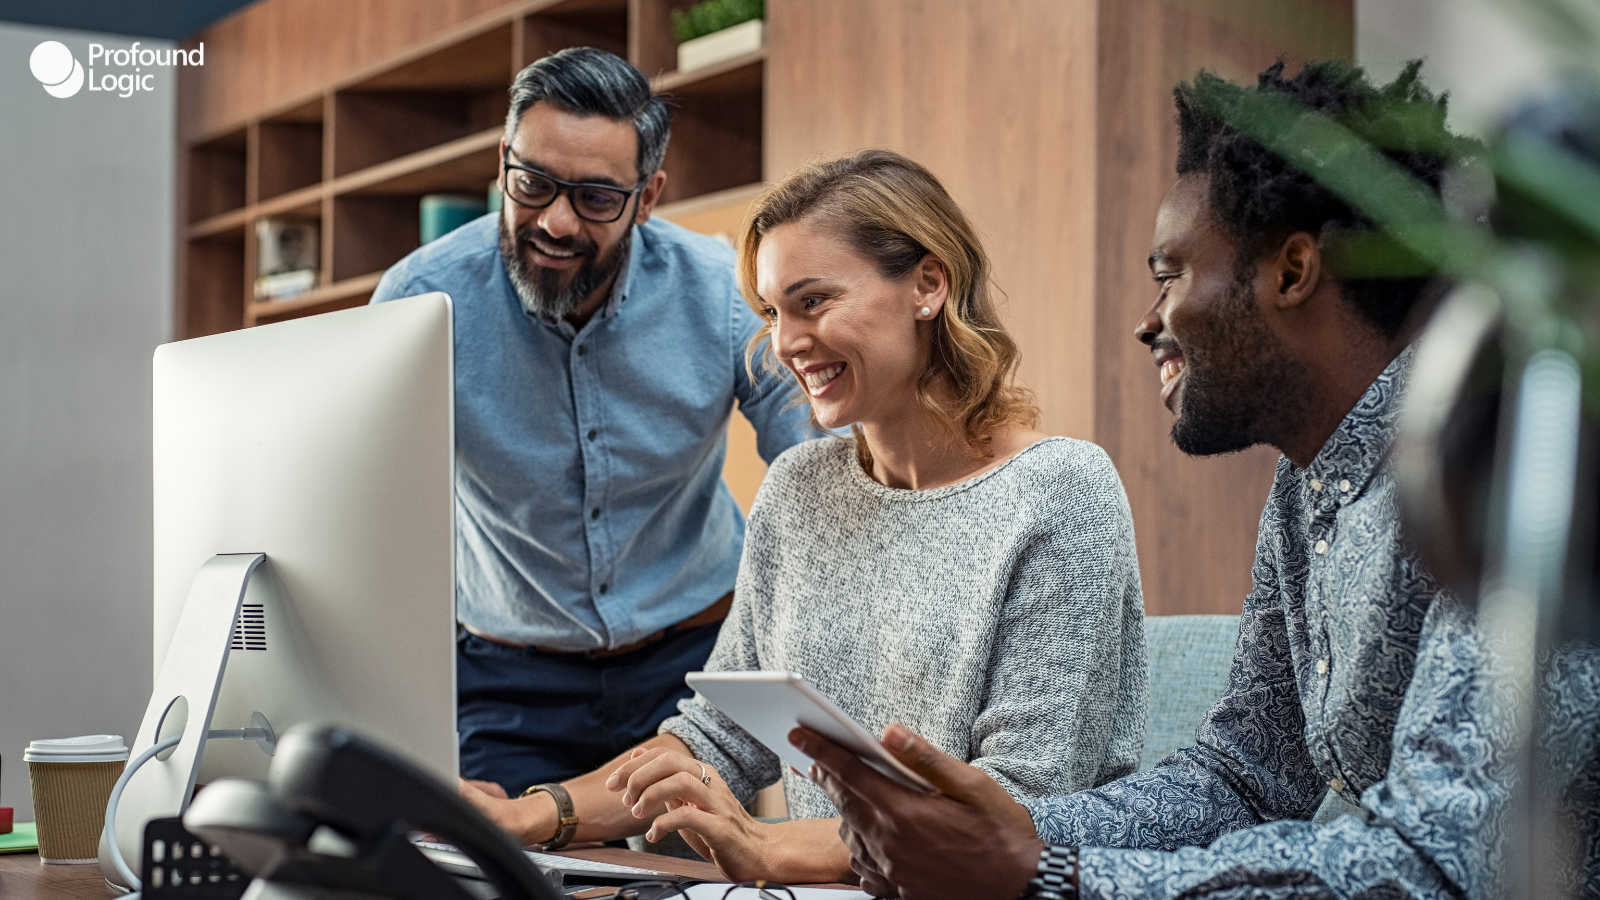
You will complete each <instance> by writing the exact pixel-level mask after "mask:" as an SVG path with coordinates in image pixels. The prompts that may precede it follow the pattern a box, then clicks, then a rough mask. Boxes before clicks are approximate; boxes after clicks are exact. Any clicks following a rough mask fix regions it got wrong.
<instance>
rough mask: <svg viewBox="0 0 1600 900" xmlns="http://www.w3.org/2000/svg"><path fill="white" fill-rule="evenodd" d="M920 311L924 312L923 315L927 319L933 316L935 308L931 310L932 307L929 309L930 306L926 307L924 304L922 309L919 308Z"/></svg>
mask: <svg viewBox="0 0 1600 900" xmlns="http://www.w3.org/2000/svg"><path fill="white" fill-rule="evenodd" d="M919 311H920V312H921V313H922V317H923V318H924V319H926V318H928V317H929V316H931V315H933V310H931V309H929V308H927V307H926V306H924V307H923V308H922V309H921V310H919Z"/></svg>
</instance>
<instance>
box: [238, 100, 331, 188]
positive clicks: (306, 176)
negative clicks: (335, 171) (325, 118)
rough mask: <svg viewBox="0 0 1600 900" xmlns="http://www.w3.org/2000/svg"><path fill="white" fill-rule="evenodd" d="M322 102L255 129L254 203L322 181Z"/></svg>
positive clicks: (314, 101)
mask: <svg viewBox="0 0 1600 900" xmlns="http://www.w3.org/2000/svg"><path fill="white" fill-rule="evenodd" d="M323 105H324V104H323V101H322V99H321V98H320V97H319V98H316V99H314V100H311V101H309V102H307V103H304V104H301V105H300V106H298V107H296V108H294V109H292V110H289V111H288V112H286V113H282V114H280V115H278V116H274V117H273V118H270V119H264V120H262V122H261V123H260V124H259V125H257V126H256V131H255V144H254V147H253V148H252V151H251V157H252V158H253V159H254V160H255V169H256V190H255V198H254V200H255V201H263V200H270V199H272V198H273V197H279V196H282V195H284V194H288V193H291V192H293V191H296V190H299V189H301V188H306V187H310V186H311V185H314V184H317V183H318V182H320V181H322V158H323V128H322V112H323Z"/></svg>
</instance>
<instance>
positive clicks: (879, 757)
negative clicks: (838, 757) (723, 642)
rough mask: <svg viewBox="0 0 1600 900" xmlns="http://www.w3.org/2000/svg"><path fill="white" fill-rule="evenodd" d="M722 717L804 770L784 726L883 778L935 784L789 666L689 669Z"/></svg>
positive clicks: (806, 762) (928, 788)
mask: <svg viewBox="0 0 1600 900" xmlns="http://www.w3.org/2000/svg"><path fill="white" fill-rule="evenodd" d="M684 680H685V681H687V682H688V683H689V686H690V687H692V688H694V689H695V690H697V691H699V692H700V694H701V696H703V697H705V698H706V699H707V700H710V701H711V703H712V705H713V706H715V707H716V708H717V709H719V710H721V711H722V712H723V713H724V714H725V715H727V717H728V718H730V719H732V720H733V721H735V722H737V723H738V724H739V727H740V728H743V729H744V730H745V731H748V732H750V736H751V737H754V738H755V739H756V740H758V741H760V742H761V743H763V744H765V745H767V749H769V750H771V751H772V752H773V753H776V754H778V758H779V759H781V760H783V761H784V762H786V763H788V764H789V765H791V766H793V767H794V768H795V769H796V770H797V771H799V772H800V773H802V774H804V773H806V772H809V771H810V769H811V757H809V756H806V755H805V754H804V753H801V752H800V748H799V747H796V746H795V745H793V744H791V743H789V732H790V731H793V730H794V729H795V728H796V727H798V726H800V725H804V726H806V727H807V728H809V729H811V730H812V731H815V732H817V733H818V734H821V735H825V736H827V737H828V738H830V739H832V740H833V741H834V743H836V744H839V745H840V746H842V747H844V748H846V749H848V750H850V751H852V752H853V753H855V754H856V755H857V756H859V757H861V761H862V762H864V763H866V764H867V765H869V766H871V767H872V768H874V769H876V770H877V771H878V772H879V773H881V774H882V775H883V776H884V777H885V778H889V779H891V780H893V781H897V782H899V783H900V784H903V785H905V786H906V787H909V788H914V789H916V790H919V791H924V792H926V793H930V794H931V793H934V792H935V791H936V790H937V789H936V788H935V787H934V786H933V785H932V784H929V783H928V780H927V779H926V778H923V777H922V776H921V775H918V774H917V773H915V772H913V771H911V770H910V769H908V768H906V766H905V764H904V763H902V762H900V760H898V759H895V758H894V756H893V755H892V754H890V753H889V751H888V749H887V748H885V747H884V746H883V744H882V743H881V742H880V741H879V740H878V739H877V738H875V737H873V736H872V735H871V734H868V733H867V730H866V729H865V728H862V727H861V726H860V725H857V724H856V723H855V722H854V721H852V720H851V718H850V717H849V716H847V715H845V714H844V711H843V710H841V709H839V707H837V706H834V705H833V702H832V701H830V700H829V699H828V698H827V697H824V696H822V695H821V694H819V693H817V691H816V689H815V688H813V687H812V686H811V685H810V684H807V683H806V679H805V676H803V675H799V674H797V673H795V672H690V673H689V674H688V675H687V676H686V677H685V679H684Z"/></svg>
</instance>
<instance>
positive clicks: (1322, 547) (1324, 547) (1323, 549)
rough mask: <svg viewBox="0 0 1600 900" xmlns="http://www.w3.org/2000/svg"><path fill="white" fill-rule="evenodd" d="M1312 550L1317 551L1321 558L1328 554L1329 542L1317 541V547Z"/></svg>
mask: <svg viewBox="0 0 1600 900" xmlns="http://www.w3.org/2000/svg"><path fill="white" fill-rule="evenodd" d="M1312 549H1313V550H1315V551H1317V555H1318V556H1321V555H1322V554H1324V553H1327V552H1328V542H1327V541H1317V546H1315V547H1313V548H1312Z"/></svg>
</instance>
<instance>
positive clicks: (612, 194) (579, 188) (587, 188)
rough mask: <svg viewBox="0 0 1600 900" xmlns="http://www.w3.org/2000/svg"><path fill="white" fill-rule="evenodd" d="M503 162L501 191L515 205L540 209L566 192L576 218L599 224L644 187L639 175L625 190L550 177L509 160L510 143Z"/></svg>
mask: <svg viewBox="0 0 1600 900" xmlns="http://www.w3.org/2000/svg"><path fill="white" fill-rule="evenodd" d="M503 162H504V163H505V165H506V185H505V188H504V190H505V195H506V196H507V197H510V198H511V199H512V200H513V201H515V202H516V203H517V205H519V206H526V207H528V208H529V209H544V208H545V207H547V206H549V205H550V204H552V203H554V202H556V198H557V197H559V196H561V195H562V194H566V195H567V200H568V201H570V202H571V203H572V211H573V212H575V213H577V214H578V218H580V219H584V220H587V221H590V222H594V223H596V224H599V225H606V224H609V223H611V222H615V221H616V220H618V219H620V218H622V212H623V210H625V209H627V208H628V201H629V200H631V199H633V195H634V194H637V193H639V191H640V190H641V189H643V188H644V179H640V180H639V183H638V184H636V185H634V187H633V190H631V191H625V190H623V189H622V188H619V187H612V186H611V185H609V184H574V183H572V182H570V181H562V180H561V179H559V178H552V177H550V176H549V175H546V174H545V173H543V172H541V171H539V170H538V169H531V168H529V167H527V166H524V165H519V164H517V163H514V162H512V161H511V148H510V147H507V148H506V151H505V156H504V158H503Z"/></svg>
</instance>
